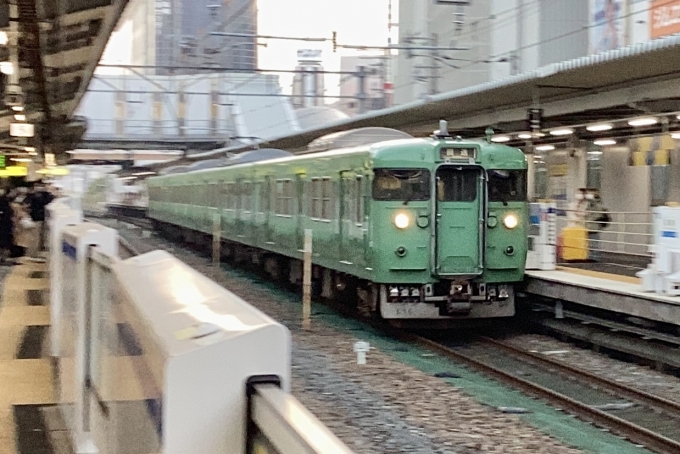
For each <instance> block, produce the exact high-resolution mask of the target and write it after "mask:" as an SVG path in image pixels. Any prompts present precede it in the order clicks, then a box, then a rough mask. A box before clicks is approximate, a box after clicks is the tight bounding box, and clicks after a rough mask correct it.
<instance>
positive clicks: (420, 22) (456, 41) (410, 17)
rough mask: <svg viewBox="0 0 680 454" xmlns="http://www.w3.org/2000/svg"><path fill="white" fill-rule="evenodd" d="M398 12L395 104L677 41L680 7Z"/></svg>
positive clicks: (609, 0) (404, 6)
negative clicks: (626, 49)
mask: <svg viewBox="0 0 680 454" xmlns="http://www.w3.org/2000/svg"><path fill="white" fill-rule="evenodd" d="M399 7H400V23H399V46H400V47H401V49H400V51H399V55H398V57H397V61H396V80H395V88H394V91H395V103H396V104H403V103H406V102H410V101H414V100H417V99H423V98H424V97H426V96H427V95H433V94H437V93H442V92H447V91H452V90H456V89H459V88H464V87H469V86H473V85H478V84H481V83H484V82H488V81H495V80H499V79H503V78H505V77H509V76H512V75H515V74H519V73H523V72H526V71H531V70H534V69H536V68H539V67H542V66H546V65H549V64H551V63H557V62H561V61H565V60H572V59H575V58H579V57H584V56H587V55H590V54H594V53H599V52H607V51H611V50H614V49H618V48H621V47H624V46H629V45H634V44H640V43H645V42H647V41H649V40H650V39H657V38H662V37H664V36H668V35H671V34H674V33H680V0H550V1H536V0H502V1H501V0H474V1H465V0H460V1H458V0H432V1H428V2H422V1H420V0H400V3H399ZM408 46H411V47H412V49H403V47H408ZM423 47H425V49H423Z"/></svg>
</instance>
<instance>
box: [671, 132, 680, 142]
mask: <svg viewBox="0 0 680 454" xmlns="http://www.w3.org/2000/svg"><path fill="white" fill-rule="evenodd" d="M671 137H672V138H674V139H678V140H680V132H674V133H672V134H671Z"/></svg>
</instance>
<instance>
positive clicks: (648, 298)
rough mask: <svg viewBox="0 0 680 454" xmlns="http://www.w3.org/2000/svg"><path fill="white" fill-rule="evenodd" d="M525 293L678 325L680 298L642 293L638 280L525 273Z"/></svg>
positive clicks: (567, 271) (577, 271)
mask: <svg viewBox="0 0 680 454" xmlns="http://www.w3.org/2000/svg"><path fill="white" fill-rule="evenodd" d="M525 291H526V292H527V293H529V294H533V295H538V296H544V297H547V298H551V299H555V300H560V301H565V302H571V303H576V304H580V305H584V306H588V307H592V308H595V309H602V310H607V311H612V312H616V313H620V314H625V315H629V316H634V317H641V318H645V319H649V320H653V321H656V322H661V323H668V324H671V325H680V297H672V296H666V295H661V294H658V293H650V292H643V291H642V286H641V281H640V279H639V278H637V277H631V276H625V275H621V274H612V273H604V272H600V271H594V270H590V269H582V268H574V267H565V266H558V267H557V269H556V270H554V271H534V270H531V271H527V272H526V278H525Z"/></svg>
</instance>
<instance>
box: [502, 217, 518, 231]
mask: <svg viewBox="0 0 680 454" xmlns="http://www.w3.org/2000/svg"><path fill="white" fill-rule="evenodd" d="M517 224H519V219H517V216H516V215H514V214H507V215H505V217H504V218H503V225H505V226H506V227H507V228H509V229H514V228H515V227H517Z"/></svg>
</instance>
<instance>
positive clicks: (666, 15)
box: [649, 0, 680, 39]
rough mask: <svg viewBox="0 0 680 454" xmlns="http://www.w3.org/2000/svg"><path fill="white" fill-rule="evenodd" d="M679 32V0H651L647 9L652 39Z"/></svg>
mask: <svg viewBox="0 0 680 454" xmlns="http://www.w3.org/2000/svg"><path fill="white" fill-rule="evenodd" d="M674 33H680V0H653V1H652V7H651V8H650V10H649V35H650V37H651V38H652V39H655V38H661V37H662V36H667V35H672V34H674Z"/></svg>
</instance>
